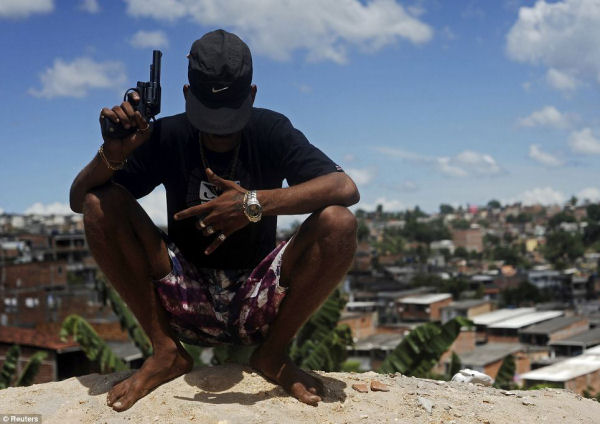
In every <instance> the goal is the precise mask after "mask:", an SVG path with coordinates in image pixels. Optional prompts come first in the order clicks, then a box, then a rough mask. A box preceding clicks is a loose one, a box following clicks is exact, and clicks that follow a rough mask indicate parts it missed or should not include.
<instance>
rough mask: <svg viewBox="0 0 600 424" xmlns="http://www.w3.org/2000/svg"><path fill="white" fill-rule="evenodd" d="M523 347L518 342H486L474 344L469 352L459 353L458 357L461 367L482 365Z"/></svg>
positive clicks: (502, 357) (521, 349)
mask: <svg viewBox="0 0 600 424" xmlns="http://www.w3.org/2000/svg"><path fill="white" fill-rule="evenodd" d="M524 349H525V347H524V346H523V345H522V344H520V343H486V344H484V345H480V346H476V347H475V349H473V350H472V351H470V352H466V353H463V354H460V355H459V357H460V361H461V362H462V365H463V368H464V367H483V366H485V365H488V364H491V363H492V362H496V361H499V360H501V359H504V358H505V357H506V356H508V355H511V354H513V353H516V352H519V351H523V350H524Z"/></svg>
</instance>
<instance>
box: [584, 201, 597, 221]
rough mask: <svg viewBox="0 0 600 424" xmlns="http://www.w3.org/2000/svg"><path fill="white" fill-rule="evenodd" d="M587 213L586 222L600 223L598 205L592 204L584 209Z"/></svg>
mask: <svg viewBox="0 0 600 424" xmlns="http://www.w3.org/2000/svg"><path fill="white" fill-rule="evenodd" d="M585 211H586V212H587V217H588V220H590V221H594V222H598V221H600V204H598V203H592V204H591V205H588V206H587V207H586V208H585Z"/></svg>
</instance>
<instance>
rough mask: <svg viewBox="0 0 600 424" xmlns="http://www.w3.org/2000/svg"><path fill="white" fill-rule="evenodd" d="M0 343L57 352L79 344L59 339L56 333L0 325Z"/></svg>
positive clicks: (76, 346) (77, 346)
mask: <svg viewBox="0 0 600 424" xmlns="http://www.w3.org/2000/svg"><path fill="white" fill-rule="evenodd" d="M0 343H6V344H10V345H13V344H17V345H20V346H33V347H39V348H44V349H50V350H56V351H58V352H61V351H65V350H73V349H79V345H78V344H77V343H75V342H73V341H69V342H63V341H61V340H60V337H59V336H58V334H53V333H44V332H41V331H38V330H34V329H32V328H21V327H7V326H0Z"/></svg>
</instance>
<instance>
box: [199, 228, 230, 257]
mask: <svg viewBox="0 0 600 424" xmlns="http://www.w3.org/2000/svg"><path fill="white" fill-rule="evenodd" d="M226 239H227V236H226V235H225V233H219V235H218V236H217V237H215V239H214V240H213V242H212V243H211V244H210V245H209V246H208V247H207V248H206V250H204V254H205V255H210V254H211V253H212V252H214V251H215V250H216V249H217V247H219V246H220V245H221V244H223V242H224V241H225V240H226Z"/></svg>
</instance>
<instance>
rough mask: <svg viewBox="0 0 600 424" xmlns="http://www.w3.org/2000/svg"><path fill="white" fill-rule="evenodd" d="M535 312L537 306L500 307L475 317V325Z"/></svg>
mask: <svg viewBox="0 0 600 424" xmlns="http://www.w3.org/2000/svg"><path fill="white" fill-rule="evenodd" d="M531 312H535V308H515V309H498V310H497V311H493V312H488V313H487V314H481V315H477V316H476V317H474V318H473V322H474V323H475V325H490V324H493V323H495V322H499V321H502V320H506V319H509V318H513V317H517V316H519V315H525V314H529V313H531Z"/></svg>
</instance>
